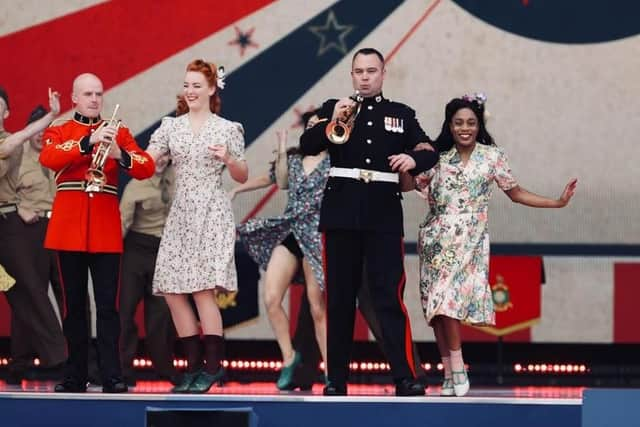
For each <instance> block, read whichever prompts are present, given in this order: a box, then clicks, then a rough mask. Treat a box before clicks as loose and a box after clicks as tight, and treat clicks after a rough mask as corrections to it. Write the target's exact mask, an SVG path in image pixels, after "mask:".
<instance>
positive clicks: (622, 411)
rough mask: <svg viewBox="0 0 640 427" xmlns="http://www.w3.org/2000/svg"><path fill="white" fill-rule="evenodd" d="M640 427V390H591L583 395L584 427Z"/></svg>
mask: <svg viewBox="0 0 640 427" xmlns="http://www.w3.org/2000/svg"><path fill="white" fill-rule="evenodd" d="M610 426H616V427H617V426H640V390H639V389H635V390H631V389H625V390H613V389H589V390H585V391H584V393H583V395H582V427H610Z"/></svg>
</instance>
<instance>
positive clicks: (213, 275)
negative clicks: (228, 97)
mask: <svg viewBox="0 0 640 427" xmlns="http://www.w3.org/2000/svg"><path fill="white" fill-rule="evenodd" d="M242 132H243V131H242V126H241V125H240V124H239V123H234V122H231V121H229V120H226V119H223V118H222V117H219V116H217V115H215V114H212V115H211V117H210V118H209V119H208V120H207V122H206V123H205V124H204V125H203V126H202V128H201V129H200V131H199V133H198V134H197V135H194V134H193V132H192V130H191V126H190V124H189V119H188V115H187V114H185V115H182V116H180V117H177V118H170V117H166V118H164V119H162V124H161V125H160V127H159V128H158V129H157V130H156V131H155V132H154V133H153V134H152V135H151V140H150V142H149V146H150V147H152V146H154V147H155V149H157V150H159V151H162V152H165V151H167V150H168V151H169V152H170V153H171V157H172V162H173V165H174V168H175V174H176V178H175V186H176V188H175V198H174V200H173V204H172V205H171V210H170V211H169V216H168V218H167V222H166V225H165V228H164V232H163V235H162V240H161V241H160V249H159V251H158V258H157V261H156V270H155V274H154V276H153V292H154V293H155V294H164V293H170V294H184V293H192V292H196V291H201V290H205V289H214V288H223V289H226V290H229V291H235V290H237V288H238V284H237V276H236V267H235V259H234V244H235V235H236V229H235V221H234V217H233V210H232V208H231V201H230V199H229V197H228V196H227V193H226V192H225V190H224V189H223V188H222V171H223V169H224V165H223V163H222V162H220V161H217V160H215V159H214V158H213V156H212V155H211V152H210V150H209V148H208V147H210V146H212V145H217V144H223V145H226V146H227V150H228V152H229V154H230V155H231V156H233V157H235V158H236V159H238V160H244V138H243V133H242Z"/></svg>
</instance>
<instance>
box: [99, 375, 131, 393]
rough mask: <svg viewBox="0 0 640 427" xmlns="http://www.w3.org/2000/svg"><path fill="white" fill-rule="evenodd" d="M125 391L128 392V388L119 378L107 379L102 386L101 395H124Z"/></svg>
mask: <svg viewBox="0 0 640 427" xmlns="http://www.w3.org/2000/svg"><path fill="white" fill-rule="evenodd" d="M127 391H129V387H127V383H125V382H124V381H123V380H122V378H120V377H113V378H109V379H108V380H107V381H104V382H103V384H102V392H103V393H126V392H127Z"/></svg>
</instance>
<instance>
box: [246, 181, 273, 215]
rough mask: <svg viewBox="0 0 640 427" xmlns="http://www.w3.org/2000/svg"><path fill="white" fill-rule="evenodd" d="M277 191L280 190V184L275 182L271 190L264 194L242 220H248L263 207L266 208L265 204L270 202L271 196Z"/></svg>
mask: <svg viewBox="0 0 640 427" xmlns="http://www.w3.org/2000/svg"><path fill="white" fill-rule="evenodd" d="M277 191H278V186H277V185H275V184H273V185H272V186H271V188H269V191H267V193H266V194H265V195H264V196H262V198H261V199H260V200H259V201H258V203H257V204H256V205H255V206H254V207H253V209H251V211H249V213H248V214H247V215H245V217H244V218H242V221H241V222H243V223H244V222H247V221H249V220H250V219H251V218H253V217H254V216H256V215H257V214H258V212H260V211H261V210H262V208H264V206H265V205H266V204H267V203H268V202H269V200H271V197H273V195H274V194H276V192H277Z"/></svg>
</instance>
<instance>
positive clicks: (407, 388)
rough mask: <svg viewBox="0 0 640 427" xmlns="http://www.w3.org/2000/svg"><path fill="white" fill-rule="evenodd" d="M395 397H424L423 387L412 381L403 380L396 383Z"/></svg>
mask: <svg viewBox="0 0 640 427" xmlns="http://www.w3.org/2000/svg"><path fill="white" fill-rule="evenodd" d="M396 396H424V386H423V385H422V384H420V383H419V382H417V381H416V380H414V379H406V378H405V379H403V380H401V381H399V382H397V383H396Z"/></svg>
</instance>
